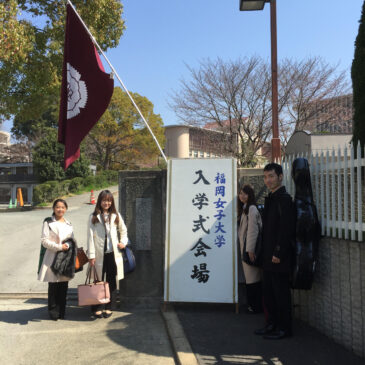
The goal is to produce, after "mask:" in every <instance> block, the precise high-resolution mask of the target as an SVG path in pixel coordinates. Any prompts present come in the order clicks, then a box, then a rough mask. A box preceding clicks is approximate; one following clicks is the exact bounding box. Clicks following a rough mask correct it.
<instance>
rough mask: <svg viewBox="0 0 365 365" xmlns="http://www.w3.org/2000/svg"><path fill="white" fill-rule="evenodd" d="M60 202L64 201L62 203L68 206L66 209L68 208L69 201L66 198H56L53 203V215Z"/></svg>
mask: <svg viewBox="0 0 365 365" xmlns="http://www.w3.org/2000/svg"><path fill="white" fill-rule="evenodd" d="M58 203H62V204H63V205H64V206H65V207H66V210H67V209H68V205H67V203H66V200H64V199H56V200H55V201H54V202H53V205H52V210H53V213H52V215H53V216H54V215H55V213H54V208H55V207H56V205H57V204H58Z"/></svg>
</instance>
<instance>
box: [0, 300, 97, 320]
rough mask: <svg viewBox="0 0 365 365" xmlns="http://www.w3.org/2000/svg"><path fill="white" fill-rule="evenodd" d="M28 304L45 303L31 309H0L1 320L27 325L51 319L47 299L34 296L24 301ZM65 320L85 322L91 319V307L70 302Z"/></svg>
mask: <svg viewBox="0 0 365 365" xmlns="http://www.w3.org/2000/svg"><path fill="white" fill-rule="evenodd" d="M24 303H26V304H36V305H37V304H44V306H42V307H39V306H37V307H36V308H31V309H19V310H16V309H14V310H3V311H0V322H5V323H14V324H20V325H26V324H28V323H29V322H41V321H51V320H50V318H49V316H48V308H47V299H38V298H32V299H27V300H26V301H24ZM65 321H77V322H85V321H89V322H90V321H92V320H91V319H90V309H89V308H86V307H78V306H75V305H73V304H68V306H67V307H66V318H65Z"/></svg>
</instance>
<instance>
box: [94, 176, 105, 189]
mask: <svg viewBox="0 0 365 365" xmlns="http://www.w3.org/2000/svg"><path fill="white" fill-rule="evenodd" d="M94 182H95V187H97V188H101V187H102V186H105V184H107V183H108V179H107V177H106V176H105V175H104V174H99V175H96V176H95V177H94Z"/></svg>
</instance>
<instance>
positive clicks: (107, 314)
mask: <svg viewBox="0 0 365 365" xmlns="http://www.w3.org/2000/svg"><path fill="white" fill-rule="evenodd" d="M112 314H113V312H109V313H107V312H103V317H104V318H109V317H111V316H112Z"/></svg>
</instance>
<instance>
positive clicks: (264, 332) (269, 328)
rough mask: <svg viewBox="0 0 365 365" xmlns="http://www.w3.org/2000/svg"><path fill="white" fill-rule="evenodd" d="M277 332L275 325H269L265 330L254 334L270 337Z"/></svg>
mask: <svg viewBox="0 0 365 365" xmlns="http://www.w3.org/2000/svg"><path fill="white" fill-rule="evenodd" d="M274 331H275V326H274V325H273V324H267V325H266V326H265V327H264V328H260V329H258V330H256V331H255V332H254V333H255V335H259V336H263V335H268V334H269V333H272V332H274Z"/></svg>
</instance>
